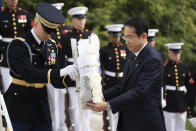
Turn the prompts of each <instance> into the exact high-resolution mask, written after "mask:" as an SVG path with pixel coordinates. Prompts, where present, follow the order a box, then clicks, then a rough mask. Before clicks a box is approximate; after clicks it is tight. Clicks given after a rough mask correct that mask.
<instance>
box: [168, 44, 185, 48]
mask: <svg viewBox="0 0 196 131" xmlns="http://www.w3.org/2000/svg"><path fill="white" fill-rule="evenodd" d="M182 45H184V43H167V44H165V46H167V48H168V49H181V46H182Z"/></svg>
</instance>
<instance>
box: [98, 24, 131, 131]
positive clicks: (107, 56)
mask: <svg viewBox="0 0 196 131" xmlns="http://www.w3.org/2000/svg"><path fill="white" fill-rule="evenodd" d="M123 26H124V25H122V24H113V25H107V26H105V28H106V29H107V30H108V34H109V43H108V44H107V45H106V46H104V47H102V48H101V49H100V62H101V67H102V71H103V74H104V80H103V81H104V82H103V83H104V85H103V90H107V89H109V88H111V87H113V86H115V85H117V84H120V82H121V81H122V77H123V70H124V66H125V62H126V60H127V55H128V54H129V51H128V49H127V47H126V46H124V45H122V44H120V37H121V30H122V28H123ZM106 118H107V119H108V121H109V126H108V130H111V131H116V129H117V122H118V113H116V114H113V113H112V112H111V111H107V117H106Z"/></svg>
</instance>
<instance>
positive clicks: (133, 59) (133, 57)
mask: <svg viewBox="0 0 196 131" xmlns="http://www.w3.org/2000/svg"><path fill="white" fill-rule="evenodd" d="M135 58H136V56H135V55H134V54H133V55H132V56H131V58H130V60H129V62H128V64H129V65H128V70H127V72H128V73H127V75H129V73H130V71H131V68H133V66H132V64H133V63H134V61H135Z"/></svg>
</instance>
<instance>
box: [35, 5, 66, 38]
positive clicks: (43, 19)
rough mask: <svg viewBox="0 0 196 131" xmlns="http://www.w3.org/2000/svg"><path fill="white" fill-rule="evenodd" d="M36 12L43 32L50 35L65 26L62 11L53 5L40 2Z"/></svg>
mask: <svg viewBox="0 0 196 131" xmlns="http://www.w3.org/2000/svg"><path fill="white" fill-rule="evenodd" d="M36 11H37V13H36V17H37V19H38V20H39V21H40V23H41V25H42V27H43V30H44V31H45V32H46V33H48V34H50V33H52V32H53V31H55V29H56V28H57V27H58V25H59V24H63V23H64V21H65V17H64V16H63V14H62V13H61V11H59V10H57V8H55V7H54V6H52V5H51V4H48V3H44V2H40V3H38V4H37V5H36Z"/></svg>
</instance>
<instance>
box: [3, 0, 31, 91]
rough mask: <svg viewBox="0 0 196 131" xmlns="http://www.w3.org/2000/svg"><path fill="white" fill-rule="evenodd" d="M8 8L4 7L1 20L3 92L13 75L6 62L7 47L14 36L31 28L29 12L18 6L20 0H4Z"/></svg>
mask: <svg viewBox="0 0 196 131" xmlns="http://www.w3.org/2000/svg"><path fill="white" fill-rule="evenodd" d="M4 1H5V3H6V8H4V7H2V8H1V11H2V20H1V21H0V36H1V37H2V39H1V40H0V73H1V74H2V79H3V86H4V87H3V92H4V93H5V92H6V90H7V88H8V87H9V85H10V83H11V76H10V75H9V69H8V65H7V62H6V49H7V45H8V44H9V42H11V41H12V40H13V39H14V38H16V37H18V36H20V35H22V34H25V33H26V32H27V31H29V30H30V29H31V22H30V16H29V13H28V12H27V11H26V10H24V9H21V8H17V5H18V0H4Z"/></svg>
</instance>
